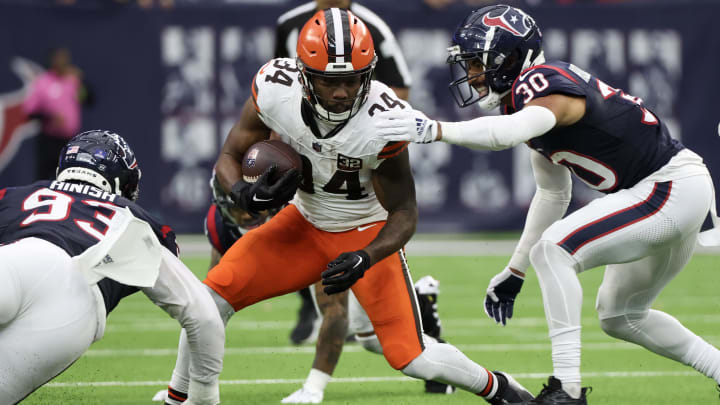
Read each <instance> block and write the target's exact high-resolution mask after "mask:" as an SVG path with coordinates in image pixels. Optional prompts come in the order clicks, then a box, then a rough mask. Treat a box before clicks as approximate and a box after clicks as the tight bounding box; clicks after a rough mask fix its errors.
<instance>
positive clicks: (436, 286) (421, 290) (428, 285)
mask: <svg viewBox="0 0 720 405" xmlns="http://www.w3.org/2000/svg"><path fill="white" fill-rule="evenodd" d="M415 290H417V292H418V294H422V295H432V294H435V295H438V294H439V293H440V282H439V281H437V280H435V279H434V278H433V277H432V276H425V277H423V278H421V279H420V280H418V281H417V282H416V283H415Z"/></svg>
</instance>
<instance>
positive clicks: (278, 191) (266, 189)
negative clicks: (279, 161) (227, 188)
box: [230, 166, 300, 214]
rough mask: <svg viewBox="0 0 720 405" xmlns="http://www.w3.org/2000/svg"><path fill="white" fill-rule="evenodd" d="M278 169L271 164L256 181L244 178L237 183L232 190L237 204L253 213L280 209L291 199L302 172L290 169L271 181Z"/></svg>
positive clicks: (231, 193)
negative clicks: (247, 180)
mask: <svg viewBox="0 0 720 405" xmlns="http://www.w3.org/2000/svg"><path fill="white" fill-rule="evenodd" d="M276 170H277V169H276V167H275V166H270V168H268V169H267V170H266V171H265V173H263V174H262V175H261V176H260V178H258V179H257V181H256V182H255V183H248V182H245V181H243V180H240V181H238V182H237V183H235V184H234V185H233V186H232V191H231V192H230V195H231V197H232V199H233V201H234V202H235V204H237V205H238V206H239V207H240V208H242V209H244V210H245V211H247V212H249V213H251V214H257V213H259V212H260V211H264V210H273V209H278V208H280V207H282V206H283V205H284V204H286V203H287V202H288V201H290V199H291V198H292V197H293V195H295V191H296V190H297V187H298V184H299V183H300V173H299V172H298V171H297V170H295V169H290V170H288V171H287V172H285V173H284V174H283V175H282V177H280V178H279V179H277V181H275V182H274V183H270V178H271V177H272V175H273V174H274V173H275V171H276Z"/></svg>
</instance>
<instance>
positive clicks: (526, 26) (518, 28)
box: [482, 7, 534, 37]
mask: <svg viewBox="0 0 720 405" xmlns="http://www.w3.org/2000/svg"><path fill="white" fill-rule="evenodd" d="M497 12H499V14H498V15H496V16H495V15H492V16H491V14H493V12H492V11H491V12H490V13H488V14H485V15H484V16H483V19H482V22H483V24H485V25H487V26H488V27H498V28H500V29H504V30H505V31H508V32H510V33H511V34H513V35H515V36H518V37H524V36H525V35H527V34H528V32H530V29H531V28H532V27H533V25H534V24H533V20H532V18H531V17H530V16H529V15H527V14H525V13H523V12H522V11H520V10H518V9H517V8H514V7H508V8H507V9H505V10H502V9H500V10H497Z"/></svg>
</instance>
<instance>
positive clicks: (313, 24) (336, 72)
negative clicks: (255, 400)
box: [297, 8, 377, 123]
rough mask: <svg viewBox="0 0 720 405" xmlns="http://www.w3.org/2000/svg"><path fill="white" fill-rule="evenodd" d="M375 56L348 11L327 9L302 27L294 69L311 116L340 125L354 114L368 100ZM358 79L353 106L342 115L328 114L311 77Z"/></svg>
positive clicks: (359, 23)
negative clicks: (297, 70)
mask: <svg viewBox="0 0 720 405" xmlns="http://www.w3.org/2000/svg"><path fill="white" fill-rule="evenodd" d="M376 63H377V56H375V45H373V40H372V37H371V36H370V31H369V30H368V28H367V26H365V23H363V22H362V20H360V19H359V18H358V17H357V16H355V14H353V13H352V12H351V11H349V10H344V9H339V8H328V9H325V10H321V11H318V12H317V13H315V15H313V16H312V18H310V20H308V22H307V23H305V26H303V29H302V30H301V31H300V34H299V36H298V44H297V66H298V68H299V69H300V82H301V83H302V86H303V93H304V96H305V99H306V100H307V102H308V103H309V105H310V107H311V108H312V110H313V113H314V114H315V115H316V116H317V117H319V118H321V119H323V120H325V121H328V122H333V123H340V122H345V121H347V120H349V119H350V118H351V117H352V116H354V115H355V114H357V112H358V111H359V109H360V107H361V106H362V105H363V103H365V101H366V100H367V96H368V93H369V91H370V80H371V79H372V75H373V71H374V70H375V64H376ZM355 75H359V76H360V79H361V80H360V81H361V83H362V84H361V86H360V88H359V90H358V92H357V94H356V95H355V97H354V100H353V102H352V106H351V107H350V108H349V109H348V110H347V111H344V112H342V113H337V112H330V111H328V110H327V109H326V108H325V107H324V106H323V102H324V101H325V100H323V99H322V98H321V97H319V96H318V95H317V94H316V92H315V91H314V88H313V87H314V86H313V80H312V78H313V76H323V77H325V78H328V77H346V76H355Z"/></svg>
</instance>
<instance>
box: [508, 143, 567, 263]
mask: <svg viewBox="0 0 720 405" xmlns="http://www.w3.org/2000/svg"><path fill="white" fill-rule="evenodd" d="M530 162H531V164H532V168H533V174H534V176H535V183H536V184H537V188H536V190H535V195H534V196H533V199H532V202H531V203H530V208H529V209H528V214H527V218H526V219H525V227H524V228H523V232H522V235H521V236H520V241H519V242H518V244H517V246H516V247H515V251H514V252H513V255H512V257H511V258H510V263H509V267H512V268H514V269H516V270H519V271H521V272H523V273H525V271H526V270H527V268H528V267H529V266H530V259H529V254H530V249H531V248H532V247H533V245H534V244H535V243H536V242H537V241H538V240H540V236H542V233H543V232H544V231H545V229H547V228H548V227H549V226H550V225H551V224H552V223H553V222H555V221H557V220H559V219H560V218H562V217H563V215H565V212H566V211H567V207H568V205H569V204H570V198H571V196H572V180H571V178H570V171H569V170H568V169H567V168H565V167H563V166H558V165H554V164H552V163H551V162H550V161H549V160H547V159H546V158H545V157H544V156H543V155H541V154H540V153H538V152H535V151H531V152H530Z"/></svg>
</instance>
